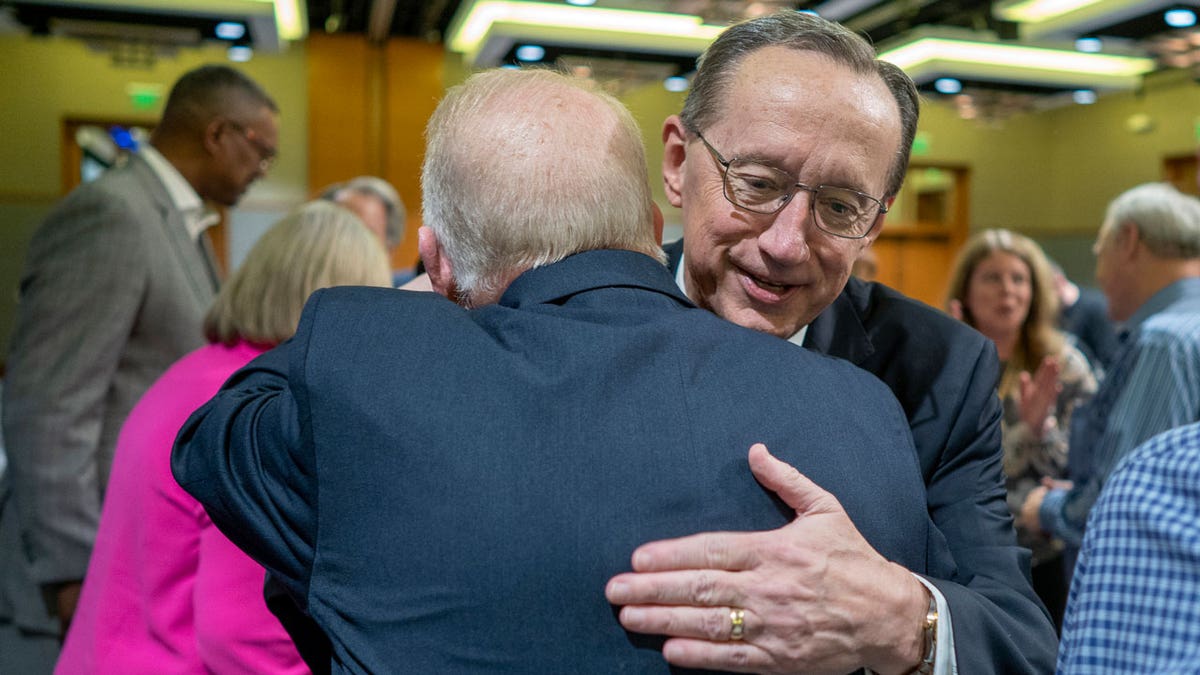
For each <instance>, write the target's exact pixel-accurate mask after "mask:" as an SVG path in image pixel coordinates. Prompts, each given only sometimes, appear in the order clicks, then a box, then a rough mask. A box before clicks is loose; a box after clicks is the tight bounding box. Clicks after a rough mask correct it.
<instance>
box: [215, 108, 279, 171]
mask: <svg viewBox="0 0 1200 675" xmlns="http://www.w3.org/2000/svg"><path fill="white" fill-rule="evenodd" d="M225 121H226V122H229V126H231V127H233V128H234V129H237V130H238V133H240V134H241V135H242V138H245V139H246V142H247V143H249V144H250V145H251V146H253V148H254V152H256V153H258V168H259V170H260V171H262V172H263V173H266V172H268V171H270V170H271V166H272V165H274V164H275V159H276V157H278V155H279V151H278V150H276V149H275V148H272V147H271V146H269V145H267V144H266V143H264V142H263V141H262V140H260V139H259V138H258V132H256V131H255V130H253V129H251V128H250V127H248V126H246V125H244V124H240V123H238V122H235V121H233V120H231V119H226V120H225Z"/></svg>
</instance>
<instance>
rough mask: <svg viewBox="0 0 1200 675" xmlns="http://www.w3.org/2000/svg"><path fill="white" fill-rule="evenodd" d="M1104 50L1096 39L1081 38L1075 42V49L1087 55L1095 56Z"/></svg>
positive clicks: (1098, 39) (1102, 45)
mask: <svg viewBox="0 0 1200 675" xmlns="http://www.w3.org/2000/svg"><path fill="white" fill-rule="evenodd" d="M1103 48H1104V44H1103V43H1101V42H1100V38H1098V37H1081V38H1079V39H1078V40H1076V41H1075V49H1078V50H1079V51H1081V52H1087V53H1089V54H1095V53H1097V52H1099V51H1100V50H1101V49H1103Z"/></svg>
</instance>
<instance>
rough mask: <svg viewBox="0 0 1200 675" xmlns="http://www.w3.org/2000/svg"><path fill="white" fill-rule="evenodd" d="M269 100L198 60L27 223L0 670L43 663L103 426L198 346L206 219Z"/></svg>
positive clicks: (92, 507)
mask: <svg viewBox="0 0 1200 675" xmlns="http://www.w3.org/2000/svg"><path fill="white" fill-rule="evenodd" d="M277 115H278V108H277V107H276V105H275V103H274V102H273V101H272V100H271V98H270V97H269V96H268V95H267V94H266V93H265V92H264V91H263V90H262V89H261V88H259V86H258V85H257V84H255V83H254V82H253V81H252V80H250V79H249V78H247V77H246V76H245V75H242V74H241V73H239V72H238V71H236V70H234V69H232V68H229V67H226V66H204V67H201V68H197V69H195V70H192V71H190V72H188V73H186V74H184V75H183V76H182V77H181V78H180V79H179V80H178V81H177V82H176V84H175V85H174V87H173V88H172V90H171V94H170V96H169V97H168V100H167V103H166V106H165V108H164V110H163V114H162V119H161V120H160V121H159V123H158V124H157V126H156V127H155V130H154V132H153V134H152V136H151V139H150V143H149V144H147V145H144V146H143V147H142V148H141V149H140V150H139V151H138V153H137V154H135V155H133V156H131V157H130V158H129V159H128V161H127V162H125V163H124V164H123V165H121V166H118V167H115V168H113V169H110V170H109V171H107V172H106V173H105V174H104V175H102V176H101V177H100V178H98V179H97V180H95V181H94V182H91V183H86V184H84V185H83V186H81V187H80V188H78V189H77V190H75V191H74V192H72V193H71V194H70V195H69V196H67V198H66V199H64V200H63V201H62V202H61V203H60V204H58V205H57V206H56V207H55V209H54V210H53V211H52V212H51V213H50V215H49V216H48V217H47V218H46V220H45V221H44V222H43V223H42V225H41V226H40V227H39V228H38V230H37V232H36V233H35V234H34V237H33V240H32V241H31V243H30V247H29V252H28V258H27V262H26V267H25V271H24V274H23V276H22V278H21V288H20V302H19V304H18V310H17V320H16V327H15V330H14V333H13V337H12V343H11V347H10V351H9V354H8V359H7V364H6V366H7V375H6V378H5V386H4V402H3V411H4V413H3V414H4V419H3V424H4V438H5V443H6V445H7V451H8V454H9V466H8V472H7V475H6V477H5V478H4V482H3V483H0V673H9V672H12V673H42V672H49V671H50V669H51V668H52V667H53V664H54V659H55V656H56V654H57V651H58V641H59V637H60V634H61V633H63V632H65V630H66V627H67V625H68V624H69V622H70V619H71V614H72V613H73V611H74V606H75V601H76V599H77V598H78V594H79V589H80V586H81V580H82V578H83V574H84V571H85V570H86V569H87V564H88V557H89V555H90V552H91V547H92V542H93V540H94V538H95V534H96V525H97V523H98V521H99V518H100V508H101V501H102V498H103V495H104V486H105V483H106V482H107V479H108V470H109V466H110V464H111V462H112V453H113V448H114V445H115V442H116V438H117V433H118V431H119V430H120V428H121V424H122V423H123V422H124V420H125V417H126V415H127V414H128V413H129V410H130V409H131V408H132V407H133V405H134V403H136V402H137V400H138V398H139V397H140V396H141V395H142V393H143V392H144V391H145V390H146V388H147V387H148V386H149V385H150V383H151V382H153V381H154V380H155V379H156V378H157V377H158V376H159V375H160V374H161V373H162V372H163V371H164V370H166V368H167V366H169V365H170V364H171V363H172V362H174V361H175V360H176V359H178V358H179V357H181V356H183V355H184V354H186V353H187V352H189V351H191V350H192V349H195V348H197V347H200V346H201V345H202V343H203V334H202V331H201V329H200V326H201V321H202V317H203V316H204V312H205V311H206V310H207V309H208V306H209V304H211V302H212V299H213V297H214V294H215V292H216V289H217V284H218V278H219V277H218V273H217V269H216V267H215V265H214V261H213V259H212V255H211V250H210V249H209V244H208V240H207V238H206V236H205V235H204V230H205V228H206V227H207V226H208V225H210V224H212V223H213V222H214V221H215V220H216V215H215V213H213V212H212V211H211V210H210V205H212V204H215V205H221V206H233V205H234V204H236V203H237V202H238V200H239V199H240V198H241V196H242V194H243V193H244V192H245V191H246V189H247V188H248V187H249V186H250V184H251V183H253V182H254V181H255V180H257V179H259V178H261V177H262V176H263V175H265V173H266V172H267V170H268V168H269V167H270V164H271V162H272V161H273V160H274V158H275V155H276V148H277V144H278V120H277Z"/></svg>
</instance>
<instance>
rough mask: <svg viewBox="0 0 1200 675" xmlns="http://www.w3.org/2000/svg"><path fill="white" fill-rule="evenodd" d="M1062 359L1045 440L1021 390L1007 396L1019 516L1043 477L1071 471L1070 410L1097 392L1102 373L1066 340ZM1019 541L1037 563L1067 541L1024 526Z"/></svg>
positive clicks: (1013, 501)
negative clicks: (1028, 415)
mask: <svg viewBox="0 0 1200 675" xmlns="http://www.w3.org/2000/svg"><path fill="white" fill-rule="evenodd" d="M1058 358H1059V364H1060V365H1061V366H1062V369H1061V372H1060V374H1059V383H1060V384H1061V385H1062V391H1061V392H1059V394H1058V401H1057V402H1056V403H1055V406H1054V410H1053V411H1051V416H1050V420H1049V423H1048V426H1047V429H1046V431H1045V433H1043V434H1042V437H1041V439H1038V438H1036V437H1035V436H1034V434H1033V432H1032V431H1031V430H1030V429H1029V427H1028V426H1027V425H1026V424H1025V423H1024V422H1022V421H1021V413H1020V405H1019V401H1018V396H1019V394H1018V393H1017V392H1012V393H1010V394H1009V395H1008V396H1006V397H1005V398H1004V400H1003V406H1004V420H1003V421H1002V423H1001V429H1002V433H1003V435H1004V475H1005V476H1006V477H1007V478H1006V482H1005V485H1006V487H1007V488H1008V507H1009V509H1011V510H1012V512H1013V515H1014V516H1016V515H1017V514H1019V513H1020V512H1021V505H1022V504H1024V503H1025V498H1026V496H1028V495H1029V493H1030V491H1032V490H1033V489H1034V488H1036V487H1037V486H1038V485H1041V482H1042V478H1043V477H1046V478H1054V479H1062V478H1063V477H1064V476H1065V475H1066V469H1067V445H1068V443H1067V441H1068V438H1069V436H1070V432H1071V413H1072V412H1073V411H1074V410H1075V408H1076V407H1077V406H1079V404H1081V403H1083V402H1085V401H1087V400H1088V399H1089V398H1091V397H1092V395H1093V394H1095V393H1096V387H1097V379H1098V378H1097V374H1096V372H1095V371H1093V369H1092V366H1091V364H1090V363H1088V360H1087V357H1085V356H1084V355H1083V353H1081V352H1080V351H1079V350H1078V349H1076V348H1075V347H1074V346H1072V345H1071V344H1069V343H1064V344H1063V349H1062V351H1061V352H1060V353H1059V355H1058ZM1017 541H1018V542H1019V543H1020V544H1021V545H1022V546H1025V547H1028V548H1029V549H1030V550H1032V551H1033V564H1034V565H1038V564H1040V563H1043V562H1046V561H1048V560H1051V559H1053V558H1056V557H1057V556H1058V554H1059V552H1060V551H1061V550H1062V542H1060V541H1058V540H1056V539H1052V538H1051V537H1050V536H1048V535H1046V534H1045V533H1043V532H1030V531H1028V530H1026V529H1024V528H1022V527H1018V528H1017Z"/></svg>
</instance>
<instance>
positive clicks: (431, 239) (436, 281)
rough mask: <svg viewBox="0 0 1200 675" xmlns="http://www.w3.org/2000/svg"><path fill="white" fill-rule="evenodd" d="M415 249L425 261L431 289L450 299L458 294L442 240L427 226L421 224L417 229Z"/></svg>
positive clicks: (451, 267)
mask: <svg viewBox="0 0 1200 675" xmlns="http://www.w3.org/2000/svg"><path fill="white" fill-rule="evenodd" d="M417 250H418V251H419V252H420V254H421V261H422V262H424V263H425V273H426V274H428V275H429V285H430V286H432V287H433V290H434V291H435V292H437V293H440V294H442V295H444V296H446V297H447V298H450V299H451V300H455V299H456V298H457V296H458V284H457V282H456V281H455V279H454V269H453V266H452V265H451V264H450V258H449V257H447V256H446V250H445V249H444V248H442V242H440V241H438V238H437V235H436V234H434V232H433V230H431V229H429V227H428V226H424V225H422V226H421V228H420V229H419V230H417Z"/></svg>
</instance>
